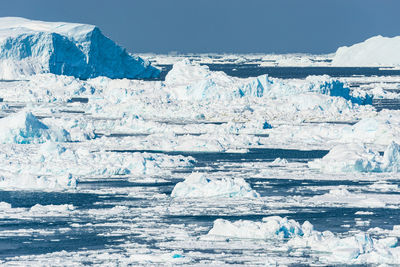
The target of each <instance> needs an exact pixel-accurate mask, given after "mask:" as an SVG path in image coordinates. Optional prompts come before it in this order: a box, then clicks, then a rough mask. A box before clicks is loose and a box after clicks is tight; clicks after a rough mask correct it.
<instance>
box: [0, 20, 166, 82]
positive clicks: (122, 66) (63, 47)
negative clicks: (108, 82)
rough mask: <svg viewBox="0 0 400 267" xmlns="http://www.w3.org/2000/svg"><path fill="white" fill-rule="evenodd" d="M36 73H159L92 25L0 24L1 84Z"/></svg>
mask: <svg viewBox="0 0 400 267" xmlns="http://www.w3.org/2000/svg"><path fill="white" fill-rule="evenodd" d="M38 73H54V74H60V75H68V76H74V77H76V78H81V79H87V78H93V77H97V76H106V77H109V78H131V79H133V78H152V77H157V76H158V75H159V73H160V71H159V70H158V69H156V68H154V67H152V66H151V65H150V64H149V63H148V62H146V61H144V60H143V59H141V58H140V57H134V56H132V55H130V54H129V53H128V52H127V51H126V50H125V49H123V48H122V47H120V46H118V45H117V44H116V43H114V42H113V41H112V40H110V39H109V38H107V37H106V36H104V35H103V34H102V32H101V31H100V29H99V28H97V27H95V26H93V25H85V24H74V23H61V22H42V21H33V20H27V19H23V18H13V17H6V18H0V79H19V78H21V77H23V76H28V75H33V74H38Z"/></svg>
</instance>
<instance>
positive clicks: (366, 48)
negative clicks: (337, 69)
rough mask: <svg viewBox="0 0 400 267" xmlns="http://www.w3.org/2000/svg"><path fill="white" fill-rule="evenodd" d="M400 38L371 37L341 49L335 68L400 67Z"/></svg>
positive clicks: (336, 56) (336, 55) (333, 63)
mask: <svg viewBox="0 0 400 267" xmlns="http://www.w3.org/2000/svg"><path fill="white" fill-rule="evenodd" d="M399 50H400V36H396V37H393V38H389V37H383V36H381V35H378V36H374V37H371V38H369V39H367V40H365V41H364V42H361V43H358V44H354V45H352V46H350V47H347V46H343V47H339V48H338V50H337V51H336V54H335V56H334V57H333V60H332V65H333V66H354V67H360V66H393V65H400V53H399Z"/></svg>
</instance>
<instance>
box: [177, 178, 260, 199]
mask: <svg viewBox="0 0 400 267" xmlns="http://www.w3.org/2000/svg"><path fill="white" fill-rule="evenodd" d="M171 197H174V198H205V197H216V198H240V197H245V198H256V197H259V194H258V193H257V192H256V191H254V190H253V189H251V187H250V185H249V184H248V183H246V181H245V180H244V179H242V178H235V179H234V178H223V179H209V178H207V176H206V175H205V174H203V173H192V174H191V175H189V176H188V177H187V178H186V179H185V181H183V182H179V183H178V184H176V185H175V187H174V189H173V190H172V193H171Z"/></svg>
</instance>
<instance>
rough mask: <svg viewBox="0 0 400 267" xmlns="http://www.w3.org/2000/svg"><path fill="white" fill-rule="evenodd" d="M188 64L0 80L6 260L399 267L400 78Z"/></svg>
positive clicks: (0, 201)
mask: <svg viewBox="0 0 400 267" xmlns="http://www.w3.org/2000/svg"><path fill="white" fill-rule="evenodd" d="M185 64H186V65H187V66H179V65H178V66H177V67H179V68H180V69H179V71H180V72H179V73H177V74H174V73H172V74H171V76H170V77H168V75H169V74H167V71H165V72H164V75H166V76H167V77H166V78H165V77H164V78H162V80H163V81H129V80H111V79H107V78H101V77H100V78H96V79H92V80H87V81H80V80H77V79H75V78H72V77H67V76H55V75H48V76H46V75H44V76H41V75H38V76H33V77H32V79H30V80H26V81H0V88H1V91H0V92H1V95H0V97H1V98H2V102H1V111H0V113H1V114H0V116H1V117H2V118H1V119H0V128H1V129H0V131H1V133H0V143H1V148H0V150H1V151H0V154H1V155H0V156H1V162H2V163H0V170H1V172H0V263H1V264H2V265H6V266H7V265H10V266H15V265H21V266H23V265H25V266H26V265H32V266H38V265H39V266H40V265H50V266H59V265H74V264H75V265H91V264H100V265H107V266H111V265H113V266H116V265H121V266H125V265H132V266H137V265H161V266H162V265H185V266H187V265H202V266H204V265H207V266H209V265H212V266H221V265H231V264H232V265H249V266H299V265H304V266H308V265H314V264H315V265H335V264H339V265H349V266H351V265H359V264H372V265H376V266H379V265H380V264H382V263H386V264H388V265H389V266H398V264H399V260H400V250H399V248H398V245H397V239H398V238H399V237H400V226H399V225H400V223H399V218H400V189H399V188H400V187H399V186H400V179H399V178H400V175H398V172H397V168H398V167H397V165H396V164H397V163H398V164H399V166H400V156H399V155H400V154H399V153H400V150H396V149H397V146H396V145H395V144H397V143H399V141H400V134H399V132H400V128H399V127H400V123H399V119H397V118H398V116H399V115H400V113H398V111H397V110H399V109H400V105H398V104H397V103H398V99H400V97H399V95H398V90H400V78H399V77H400V76H398V75H399V74H400V73H399V72H397V71H394V70H388V71H383V70H379V69H375V68H329V67H324V68H319V69H318V68H309V69H304V68H287V69H285V68H281V69H280V68H273V67H268V68H262V67H257V66H254V65H251V66H250V65H248V66H246V65H243V64H240V65H233V64H226V65H224V64H221V65H212V66H210V69H209V70H206V71H205V70H202V69H198V68H201V67H200V66H198V65H196V66H192V65H191V64H190V63H188V62H186V63H185ZM164 67H165V66H164ZM177 67H176V66H174V68H175V71H178V70H177ZM191 68H197V69H195V70H194V71H195V72H196V75H194V76H193V69H191ZM167 69H168V70H170V69H171V67H168V68H167ZM172 71H174V70H172ZM207 71H208V72H207ZM214 71H223V72H224V73H226V74H221V73H218V75H219V76H213V75H216V74H215V72H214ZM263 74H269V76H271V77H273V78H272V79H279V80H270V81H267V82H266V84H267V85H265V82H264V80H262V79H261V78H259V80H257V82H256V83H255V82H254V81H253V80H249V81H247V80H240V79H253V77H257V76H259V75H263ZM172 75H177V77H179V75H182V77H184V78H183V79H182V80H180V79H175V78H174V77H173V76H172ZM309 75H329V76H331V77H332V78H331V77H327V76H318V77H319V78H315V76H312V78H307V77H308V76H309ZM210 77H211V78H210ZM313 77H314V78H313ZM321 77H322V78H321ZM336 78H340V79H341V80H340V82H343V84H344V86H343V85H340V86H339V87H340V88H342V89H343V87H345V88H348V89H349V90H350V91H351V92H352V93H353V94H352V95H350V96H349V93H348V92H347V95H346V92H345V93H343V92H342V91H341V93H340V94H337V93H332V92H335V91H334V88H336V87H329V86H331V85H332V84H333V85H332V86H337V83H335V82H334V81H333V82H332V81H331V79H336ZM185 79H186V80H187V81H188V82H186V83H184V81H185ZM235 79H238V80H235ZM315 79H317V81H316V80H315ZM321 79H322V82H321V81H320V80H321ZM164 80H165V81H164ZM192 81H196V83H193V82H192ZM257 83H259V84H263V85H257ZM232 84H234V85H235V86H236V84H239V85H240V86H239V88H240V90H239V91H238V92H239V96H238V95H237V94H236V92H230V91H227V92H224V94H222V93H221V95H215V94H214V93H215V90H221V92H222V91H223V90H228V89H230V88H232ZM247 84H250V85H249V86H247ZM254 84H256V85H254ZM277 84H278V85H279V86H280V87H279V88H283V89H282V91H279V90H278V91H279V92H283V91H285V90H286V91H285V93H282V94H281V93H279V94H278V93H277V92H278V91H274V90H277V89H276V88H275V87H273V86H278V85H277ZM304 84H305V85H304ZM309 84H311V85H309ZM320 84H322V86H321V87H318V86H320ZM327 84H328V86H327ZM246 86H247V87H246ZM268 86H272V87H271V88H272V89H271V88H270V87H268ZM324 86H325V87H326V88H328V89H326V88H325V87H324ZM182 88H184V89H182ZM210 88H211V89H210ZM246 88H247V89H246ZM249 88H250V89H249ZM260 88H263V94H262V95H261V93H260V92H261V91H260V90H261V89H260ZM268 88H269V89H268ZM299 88H300V89H299ZM305 88H306V89H305ZM310 88H311V89H310ZM315 88H318V89H315ZM321 88H322V89H321ZM342 89H341V90H342ZM212 90H214V91H212ZM268 90H270V91H268ZM324 90H331V91H330V92H331V93H330V95H329V92H328V93H327V92H326V91H324ZM199 91H200V93H199ZM210 92H211V93H210ZM354 92H356V93H354ZM363 93H366V94H368V96H366V95H365V94H363ZM299 95H301V97H299ZM368 97H371V99H369V98H368ZM305 99H311V100H310V102H307V101H308V100H307V101H305ZM368 99H369V100H368ZM218 101H220V102H218ZM4 120H5V121H4ZM391 142H394V144H393V143H391ZM354 144H360V146H357V147H356V146H354ZM340 146H346V148H345V149H342V150H341V149H340V148H341V147H340ZM338 147H339V148H338ZM359 147H361V148H359ZM335 148H336V149H335ZM363 149H364V150H363ZM335 151H336V154H335ZM338 151H339V152H338ZM341 151H345V152H341ZM347 152H348V153H347ZM350 152H351V153H350ZM396 153H397V154H396ZM337 155H339V156H337ZM327 165H329V166H330V168H327V167H326V166H327ZM398 169H399V170H400V168H398ZM204 188H206V190H205V189H204Z"/></svg>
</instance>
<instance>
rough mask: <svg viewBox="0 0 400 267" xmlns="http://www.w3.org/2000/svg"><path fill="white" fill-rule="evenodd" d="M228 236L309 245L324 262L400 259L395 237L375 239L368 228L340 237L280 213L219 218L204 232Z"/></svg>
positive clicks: (209, 236) (294, 246)
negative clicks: (254, 217)
mask: <svg viewBox="0 0 400 267" xmlns="http://www.w3.org/2000/svg"><path fill="white" fill-rule="evenodd" d="M227 238H235V239H261V240H265V241H266V242H271V241H272V245H273V246H277V245H278V246H279V247H280V248H281V249H282V248H285V249H287V250H288V251H291V250H293V249H305V248H309V249H311V250H312V251H314V252H317V253H316V255H317V257H319V260H320V261H321V262H330V263H346V264H348V263H351V264H365V263H388V264H391V263H392V264H393V263H398V262H399V260H400V254H399V252H400V251H399V250H400V248H399V247H398V245H397V238H396V237H383V238H380V239H375V238H373V237H371V236H370V234H368V233H365V232H358V233H349V235H348V236H344V237H341V236H339V235H337V234H334V233H332V232H330V231H324V232H320V231H317V230H314V226H313V225H312V224H311V223H310V222H308V221H305V222H304V223H303V224H300V223H298V222H297V221H295V220H289V219H287V218H281V217H279V216H271V217H265V218H263V219H262V221H261V222H254V221H248V220H240V221H235V222H230V221H228V220H224V219H217V220H215V221H214V225H213V227H212V228H211V230H210V231H209V232H208V234H206V235H204V236H202V239H203V240H209V241H214V240H215V241H221V240H227ZM277 242H278V243H277ZM279 244H280V245H279ZM321 252H323V253H321ZM319 253H321V254H319Z"/></svg>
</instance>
